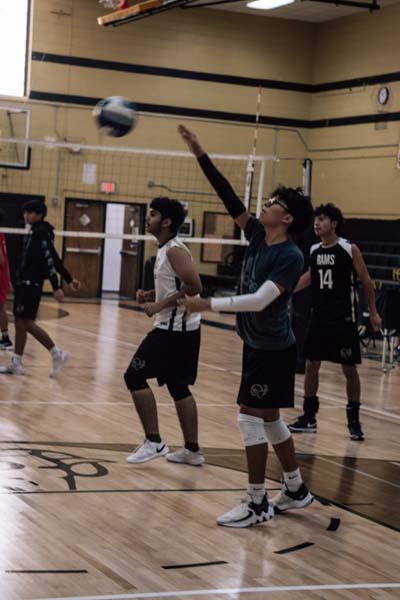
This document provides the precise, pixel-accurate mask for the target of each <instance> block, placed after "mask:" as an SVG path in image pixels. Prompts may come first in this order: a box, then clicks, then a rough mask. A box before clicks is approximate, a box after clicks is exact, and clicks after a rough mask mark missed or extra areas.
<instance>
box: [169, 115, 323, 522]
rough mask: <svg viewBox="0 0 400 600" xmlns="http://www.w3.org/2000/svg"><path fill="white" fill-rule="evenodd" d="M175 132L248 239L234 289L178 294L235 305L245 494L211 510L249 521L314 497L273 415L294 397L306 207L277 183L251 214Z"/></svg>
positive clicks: (217, 306)
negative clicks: (275, 465)
mask: <svg viewBox="0 0 400 600" xmlns="http://www.w3.org/2000/svg"><path fill="white" fill-rule="evenodd" d="M179 132H180V134H181V135H182V138H183V139H184V140H185V142H186V143H187V144H188V147H189V149H190V151H191V152H192V153H193V154H194V156H195V157H196V158H197V160H198V164H199V166H200V168H201V169H202V171H203V173H204V175H205V176H206V177H207V179H208V181H209V182H210V184H211V185H212V186H213V188H214V190H215V192H216V193H217V195H218V196H219V198H220V199H221V200H222V202H223V204H224V206H225V208H226V209H227V211H228V213H229V214H230V215H231V217H232V218H233V219H234V221H235V223H236V224H237V225H238V226H239V227H240V228H241V229H242V230H243V231H244V233H245V236H246V238H247V240H248V241H249V246H248V247H247V248H246V253H245V257H244V259H243V265H242V272H241V277H240V294H239V295H237V296H231V297H228V298H194V297H185V298H182V299H181V300H180V301H179V300H178V304H180V306H184V307H185V308H186V309H188V311H189V312H200V311H203V310H210V309H211V310H214V311H226V310H227V311H229V312H234V313H237V330H238V333H239V336H240V337H241V339H242V341H243V355H242V357H243V358H242V378H241V382H240V388H239V392H238V397H237V402H238V404H239V405H240V412H239V415H238V427H239V430H240V432H241V434H242V437H243V443H244V445H245V448H246V459H247V467H248V488H247V495H246V499H245V500H243V501H242V502H241V503H240V504H239V505H238V506H235V507H234V508H233V509H232V510H230V511H228V512H227V513H225V514H223V515H221V516H220V517H218V518H217V523H218V524H219V525H222V526H224V527H249V526H251V525H256V524H259V523H263V522H264V521H268V520H270V519H271V518H272V517H273V515H274V513H275V512H283V511H286V510H289V509H295V508H296V509H298V508H304V507H306V506H308V505H309V504H310V503H311V502H312V500H313V496H312V495H311V494H310V492H309V491H308V489H307V487H306V485H305V484H304V483H303V479H302V476H301V473H300V469H299V466H298V463H297V460H296V456H295V450H294V444H293V439H292V436H291V434H290V431H289V429H288V427H287V425H286V424H285V423H284V422H283V420H282V419H281V416H280V409H281V408H288V407H292V406H293V405H294V375H295V368H296V340H295V337H294V334H293V331H292V329H291V325H290V319H289V314H288V302H289V298H290V296H291V293H292V290H293V289H294V288H295V286H296V284H297V282H298V280H299V278H300V275H301V273H302V272H303V255H302V253H301V252H300V250H299V248H298V247H297V246H296V244H295V243H294V242H293V241H292V240H291V239H290V236H291V234H292V233H301V232H302V231H304V230H305V229H306V228H307V227H308V226H309V224H310V221H311V217H312V207H311V202H310V199H309V198H308V197H307V196H304V194H303V193H302V192H301V191H300V190H295V189H292V188H284V187H282V186H280V187H279V188H278V189H276V190H275V191H274V192H273V193H272V197H271V198H270V200H268V201H267V202H266V203H265V204H264V207H263V208H262V210H261V213H260V215H259V218H256V217H253V216H251V214H250V213H249V212H248V210H247V209H246V207H245V205H244V204H243V202H242V201H241V200H240V198H239V197H238V196H237V194H236V193H235V191H234V190H233V188H232V186H231V185H230V183H229V182H228V181H227V179H226V178H225V177H224V176H223V175H222V173H220V172H219V171H218V169H217V168H216V166H215V165H214V164H213V162H212V161H211V160H210V158H209V156H208V155H207V154H206V152H205V150H204V149H203V148H202V147H201V145H200V143H199V141H198V139H197V138H196V136H195V135H194V134H193V133H192V132H191V131H189V130H188V129H187V128H186V127H184V126H183V125H180V126H179ZM269 444H270V445H271V446H272V447H273V449H274V451H275V453H276V455H277V457H278V459H279V461H280V464H281V466H282V470H283V485H282V488H281V491H280V493H279V494H277V496H275V497H274V498H272V499H271V501H270V502H269V501H268V498H267V495H266V491H265V469H266V465H267V457H268V446H269Z"/></svg>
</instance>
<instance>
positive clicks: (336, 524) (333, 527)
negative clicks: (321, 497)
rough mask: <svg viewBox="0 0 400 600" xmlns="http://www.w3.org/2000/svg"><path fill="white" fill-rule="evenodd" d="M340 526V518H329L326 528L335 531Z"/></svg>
mask: <svg viewBox="0 0 400 600" xmlns="http://www.w3.org/2000/svg"><path fill="white" fill-rule="evenodd" d="M339 527H340V519H335V518H333V517H332V518H331V522H330V523H329V525H328V527H327V528H326V530H327V531H337V530H338V529H339Z"/></svg>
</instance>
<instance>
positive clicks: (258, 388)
mask: <svg viewBox="0 0 400 600" xmlns="http://www.w3.org/2000/svg"><path fill="white" fill-rule="evenodd" d="M268 391H269V388H268V386H267V385H266V384H265V383H254V384H253V385H252V386H251V388H250V394H251V396H255V397H256V398H258V399H259V400H261V398H265V396H266V395H267V394H268Z"/></svg>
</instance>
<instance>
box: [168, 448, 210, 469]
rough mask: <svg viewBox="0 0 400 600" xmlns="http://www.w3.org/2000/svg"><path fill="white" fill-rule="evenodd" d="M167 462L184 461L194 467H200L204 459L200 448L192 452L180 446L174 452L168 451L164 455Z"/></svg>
mask: <svg viewBox="0 0 400 600" xmlns="http://www.w3.org/2000/svg"><path fill="white" fill-rule="evenodd" d="M165 458H166V459H167V460H168V461H169V462H173V463H182V464H183V463H184V464H186V465H193V466H195V467H201V465H204V463H205V459H204V455H203V453H202V451H201V450H198V451H197V452H192V451H191V450H188V449H187V448H180V449H179V450H177V451H176V452H170V453H169V454H167V456H166V457H165Z"/></svg>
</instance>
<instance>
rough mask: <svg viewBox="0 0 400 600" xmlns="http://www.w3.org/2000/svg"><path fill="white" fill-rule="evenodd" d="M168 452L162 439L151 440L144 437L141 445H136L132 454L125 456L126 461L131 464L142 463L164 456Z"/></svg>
mask: <svg viewBox="0 0 400 600" xmlns="http://www.w3.org/2000/svg"><path fill="white" fill-rule="evenodd" d="M168 452H169V448H168V446H167V444H166V443H165V442H163V440H161V442H151V441H150V440H148V439H147V438H146V439H145V440H144V442H143V444H142V445H141V446H138V447H137V448H136V450H134V452H132V454H130V455H129V456H127V457H126V462H128V463H131V464H136V463H144V462H148V461H149V460H153V459H154V458H159V457H160V456H165V455H166V454H168Z"/></svg>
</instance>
